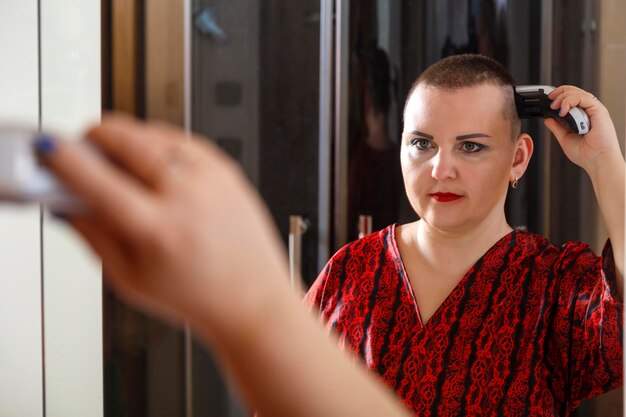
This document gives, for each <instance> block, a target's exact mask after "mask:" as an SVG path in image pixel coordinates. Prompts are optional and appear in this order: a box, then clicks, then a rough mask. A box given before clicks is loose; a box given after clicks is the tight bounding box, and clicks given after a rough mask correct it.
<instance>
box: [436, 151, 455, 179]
mask: <svg viewBox="0 0 626 417" xmlns="http://www.w3.org/2000/svg"><path fill="white" fill-rule="evenodd" d="M456 174H457V172H456V165H455V161H454V156H453V155H452V154H451V153H449V152H446V151H445V150H443V149H441V148H440V149H439V151H438V152H437V154H436V155H435V156H434V157H433V159H432V174H431V175H432V177H433V178H434V179H436V180H437V181H445V180H450V179H455V178H456Z"/></svg>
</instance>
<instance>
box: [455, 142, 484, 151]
mask: <svg viewBox="0 0 626 417" xmlns="http://www.w3.org/2000/svg"><path fill="white" fill-rule="evenodd" d="M483 149H485V145H481V144H480V143H476V142H463V143H462V144H461V150H462V151H463V152H467V153H475V152H479V151H481V150H483Z"/></svg>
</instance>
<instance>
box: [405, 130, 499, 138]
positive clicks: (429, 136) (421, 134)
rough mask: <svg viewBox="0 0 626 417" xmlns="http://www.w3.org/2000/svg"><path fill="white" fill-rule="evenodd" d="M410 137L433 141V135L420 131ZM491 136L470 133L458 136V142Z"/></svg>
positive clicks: (411, 133) (412, 133) (413, 132)
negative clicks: (414, 136)
mask: <svg viewBox="0 0 626 417" xmlns="http://www.w3.org/2000/svg"><path fill="white" fill-rule="evenodd" d="M409 134H410V135H416V136H421V137H424V138H426V139H431V140H432V139H433V138H434V137H433V135H429V134H428V133H424V132H420V131H419V130H414V131H412V132H409ZM490 137H491V136H490V135H488V134H486V133H470V134H469V135H461V136H457V137H456V140H466V139H474V138H490Z"/></svg>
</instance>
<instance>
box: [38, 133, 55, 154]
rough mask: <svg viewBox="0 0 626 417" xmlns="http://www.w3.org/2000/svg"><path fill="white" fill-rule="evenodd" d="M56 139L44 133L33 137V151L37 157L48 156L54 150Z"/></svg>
mask: <svg viewBox="0 0 626 417" xmlns="http://www.w3.org/2000/svg"><path fill="white" fill-rule="evenodd" d="M56 145H57V144H56V139H55V138H53V137H52V136H50V135H47V134H45V133H39V134H38V135H37V136H36V137H35V143H34V147H35V151H36V152H37V153H38V154H39V155H50V154H51V153H52V152H54V151H55V150H56Z"/></svg>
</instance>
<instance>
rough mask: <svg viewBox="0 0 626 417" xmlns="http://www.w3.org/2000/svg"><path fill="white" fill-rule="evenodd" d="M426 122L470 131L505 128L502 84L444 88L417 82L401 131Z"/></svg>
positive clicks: (426, 125) (427, 124)
mask: <svg viewBox="0 0 626 417" xmlns="http://www.w3.org/2000/svg"><path fill="white" fill-rule="evenodd" d="M429 126H432V127H433V128H434V127H447V128H454V127H456V128H458V129H459V130H464V129H465V130H467V129H469V130H472V131H480V130H487V129H499V128H507V129H508V127H509V121H507V120H506V117H505V94H504V87H498V86H494V85H480V86H475V87H463V88H458V89H454V90H444V89H441V88H436V87H431V86H426V85H419V86H418V87H417V88H416V89H415V90H414V91H413V93H412V94H411V97H409V99H408V101H407V104H406V108H405V113H404V131H405V132H409V131H412V130H416V129H417V128H418V127H419V128H427V127H429Z"/></svg>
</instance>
